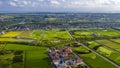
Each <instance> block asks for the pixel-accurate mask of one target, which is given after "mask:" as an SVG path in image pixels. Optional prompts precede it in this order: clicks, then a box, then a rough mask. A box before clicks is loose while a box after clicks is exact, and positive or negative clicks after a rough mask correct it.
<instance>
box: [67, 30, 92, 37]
mask: <svg viewBox="0 0 120 68" xmlns="http://www.w3.org/2000/svg"><path fill="white" fill-rule="evenodd" d="M69 31H70V33H71V35H72V36H73V37H74V38H76V39H86V38H93V34H92V32H90V31H88V30H87V29H71V30H69Z"/></svg>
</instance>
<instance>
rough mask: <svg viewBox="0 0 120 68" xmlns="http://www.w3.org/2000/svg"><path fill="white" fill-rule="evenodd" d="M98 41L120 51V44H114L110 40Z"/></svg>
mask: <svg viewBox="0 0 120 68" xmlns="http://www.w3.org/2000/svg"><path fill="white" fill-rule="evenodd" d="M97 41H98V42H100V43H103V44H105V45H107V46H109V47H111V48H114V49H116V50H118V51H120V44H118V43H114V42H111V41H109V40H97Z"/></svg>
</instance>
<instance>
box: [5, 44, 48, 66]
mask: <svg viewBox="0 0 120 68" xmlns="http://www.w3.org/2000/svg"><path fill="white" fill-rule="evenodd" d="M5 50H23V51H26V60H25V64H26V65H25V66H26V68H38V67H40V68H47V67H48V66H49V64H50V63H49V59H48V56H47V54H46V50H47V48H44V47H37V46H29V45H20V44H7V45H6V47H5Z"/></svg>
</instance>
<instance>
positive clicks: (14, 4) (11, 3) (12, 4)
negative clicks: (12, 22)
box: [9, 2, 17, 7]
mask: <svg viewBox="0 0 120 68" xmlns="http://www.w3.org/2000/svg"><path fill="white" fill-rule="evenodd" d="M9 4H10V5H11V6H14V7H16V6H17V4H16V3H15V2H9Z"/></svg>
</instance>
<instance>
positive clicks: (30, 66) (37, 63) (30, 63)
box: [26, 48, 50, 68]
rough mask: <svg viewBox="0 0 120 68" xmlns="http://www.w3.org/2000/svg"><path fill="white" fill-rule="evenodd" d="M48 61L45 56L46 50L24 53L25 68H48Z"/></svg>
mask: <svg viewBox="0 0 120 68" xmlns="http://www.w3.org/2000/svg"><path fill="white" fill-rule="evenodd" d="M49 66H50V61H49V58H48V55H47V54H46V48H41V50H37V51H36V50H32V51H27V52H26V68H48V67H49Z"/></svg>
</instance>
